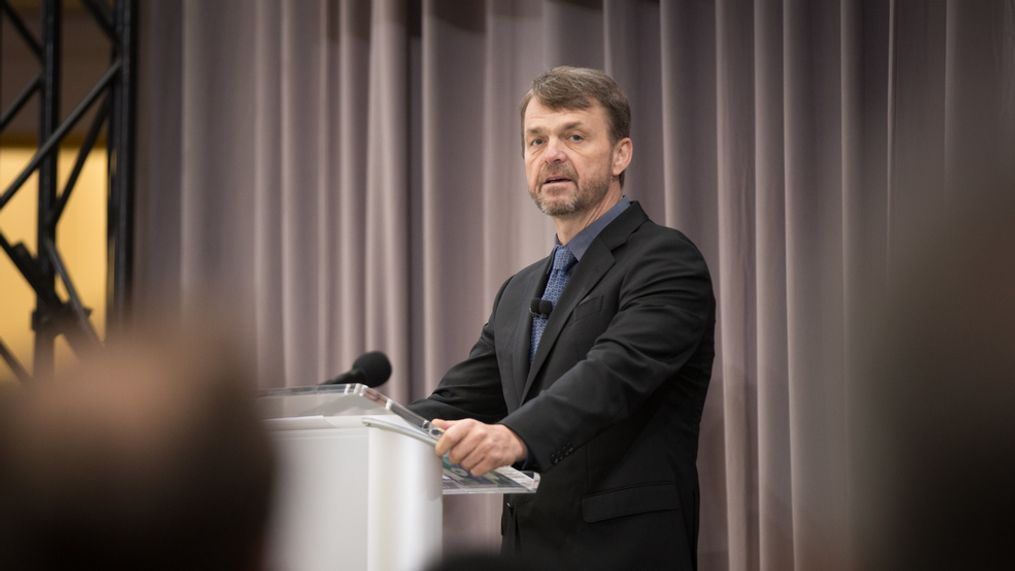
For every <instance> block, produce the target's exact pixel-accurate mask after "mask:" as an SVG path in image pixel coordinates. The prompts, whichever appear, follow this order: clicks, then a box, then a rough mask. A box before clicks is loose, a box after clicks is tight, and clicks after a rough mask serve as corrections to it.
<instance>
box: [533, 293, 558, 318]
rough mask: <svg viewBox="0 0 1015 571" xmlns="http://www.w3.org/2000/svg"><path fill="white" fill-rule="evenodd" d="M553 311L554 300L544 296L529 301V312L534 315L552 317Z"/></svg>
mask: <svg viewBox="0 0 1015 571" xmlns="http://www.w3.org/2000/svg"><path fill="white" fill-rule="evenodd" d="M552 311H553V302H552V301H550V300H548V299H543V298H539V297H537V298H533V300H532V301H531V302H530V303H529V312H530V313H531V314H532V315H536V316H539V317H542V318H544V319H545V318H547V317H550V313H551V312H552Z"/></svg>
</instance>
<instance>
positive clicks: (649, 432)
mask: <svg viewBox="0 0 1015 571" xmlns="http://www.w3.org/2000/svg"><path fill="white" fill-rule="evenodd" d="M629 128H630V109H629V106H628V103H627V99H626V97H625V96H624V94H623V92H621V90H620V88H619V87H618V86H617V84H616V83H615V82H614V81H613V80H612V79H611V78H610V77H609V76H607V75H605V74H604V73H602V72H599V71H596V70H589V69H578V68H568V67H560V68H555V69H553V70H551V71H550V72H548V73H546V74H544V75H542V76H540V77H538V78H537V79H536V80H535V81H534V82H533V86H532V89H531V90H530V91H529V92H528V93H527V94H526V95H525V97H524V99H523V101H522V131H523V133H522V136H523V145H524V147H523V155H524V159H525V170H526V176H527V180H528V184H529V193H530V194H531V196H532V198H533V200H535V202H536V204H537V206H539V208H540V209H541V210H542V211H543V212H544V213H546V214H547V215H549V216H550V217H551V218H552V219H553V221H554V224H555V226H556V230H557V244H556V245H555V247H554V250H553V252H552V253H551V255H550V256H549V257H548V258H546V259H544V260H541V261H539V262H537V263H535V264H533V265H531V266H529V267H527V268H525V269H523V270H522V271H520V272H518V273H517V274H515V275H514V276H512V277H511V278H509V279H508V280H507V282H505V283H504V285H503V286H502V287H501V289H500V291H499V292H498V293H497V297H496V300H495V302H494V307H493V313H492V314H491V315H490V319H489V321H488V322H487V323H486V325H485V326H484V327H483V330H482V334H481V336H480V338H479V341H478V342H477V343H476V345H475V346H474V347H473V348H472V351H471V352H470V354H469V358H468V359H466V360H465V361H463V362H461V363H459V364H458V365H455V366H454V367H452V368H451V370H450V371H448V373H447V375H445V377H444V379H443V380H442V381H441V383H440V386H439V387H438V388H437V390H436V391H434V393H433V394H432V395H431V396H430V397H428V398H427V399H424V400H421V401H417V402H416V403H414V404H413V406H412V408H413V409H414V410H416V411H417V412H418V413H420V414H422V415H424V416H427V417H429V418H435V419H437V420H434V423H435V424H436V425H437V426H439V427H441V428H443V429H445V434H444V436H443V437H441V439H440V441H438V443H437V447H436V450H437V453H438V454H439V455H441V454H444V453H448V454H449V455H450V458H451V460H452V461H454V462H458V463H460V464H461V465H462V466H464V467H465V468H467V469H469V470H470V471H471V472H473V473H474V474H483V473H485V472H487V471H489V470H492V469H494V468H497V467H500V466H505V465H511V464H517V465H522V466H524V467H525V468H526V469H533V470H537V471H539V472H540V473H541V474H542V478H541V482H540V486H539V491H538V492H537V493H536V494H534V495H514V496H507V497H506V498H505V502H504V513H503V516H502V534H503V536H504V540H503V541H504V543H503V549H504V550H505V551H508V552H517V553H521V554H523V555H527V556H533V555H535V556H539V557H552V558H553V559H552V560H553V561H558V562H560V563H563V564H565V565H567V564H570V565H575V566H577V567H580V568H597V569H659V568H675V569H693V568H694V567H695V561H696V556H695V549H696V541H697V528H698V480H697V471H696V468H695V458H696V455H697V447H698V427H699V423H700V419H701V411H702V407H703V405H704V400H705V393H706V390H707V387H708V381H709V377H710V374H711V369H712V360H713V356H714V342H713V332H714V326H715V300H714V297H713V294H712V285H711V280H710V278H709V273H708V269H707V267H706V265H705V262H704V260H703V258H702V256H701V254H700V253H699V252H698V250H697V248H696V247H695V246H694V245H693V244H692V243H691V242H690V240H688V239H687V238H686V237H685V236H684V235H683V234H681V233H680V232H678V231H676V230H673V229H669V228H665V227H662V226H658V225H656V224H654V223H653V222H652V221H651V220H649V219H648V217H647V216H646V215H645V213H644V212H643V211H642V209H641V207H640V206H639V205H638V204H637V203H636V202H631V201H629V200H628V199H627V198H626V197H624V196H623V195H622V192H621V188H622V184H623V173H624V170H625V169H626V168H627V166H628V164H629V163H630V161H631V156H632V151H633V146H632V142H631V139H630V137H629Z"/></svg>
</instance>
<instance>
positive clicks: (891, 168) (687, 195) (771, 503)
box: [135, 0, 1015, 570]
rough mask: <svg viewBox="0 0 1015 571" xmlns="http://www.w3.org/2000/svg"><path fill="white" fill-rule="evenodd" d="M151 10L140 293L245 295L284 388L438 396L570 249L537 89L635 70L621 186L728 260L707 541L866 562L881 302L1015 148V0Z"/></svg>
mask: <svg viewBox="0 0 1015 571" xmlns="http://www.w3.org/2000/svg"><path fill="white" fill-rule="evenodd" d="M141 18H142V22H141V31H140V34H139V37H140V42H141V46H140V62H141V63H140V67H139V77H140V79H141V93H140V97H141V100H140V116H139V141H140V143H139V145H140V146H139V149H138V160H139V169H138V172H139V175H138V188H139V190H138V192H139V197H138V216H137V218H138V245H137V253H138V259H137V276H136V291H135V298H136V305H137V306H138V307H139V308H146V307H156V306H162V307H165V306H168V307H170V308H175V307H184V308H186V307H188V306H190V305H194V304H196V303H197V301H196V300H202V303H208V301H207V300H208V299H209V298H211V299H218V300H225V301H226V302H227V303H228V309H229V310H230V313H229V315H230V316H231V317H230V319H231V320H233V321H234V322H235V323H233V325H234V326H235V327H236V329H237V330H238V331H242V332H243V335H245V338H246V339H248V343H249V346H250V347H251V348H252V350H254V352H255V354H256V355H257V358H258V379H257V382H258V383H259V385H260V386H262V387H272V386H295V385H307V384H313V383H316V382H318V381H320V380H323V379H325V378H328V377H330V376H333V375H334V374H336V373H338V372H341V371H344V370H346V369H347V368H348V366H349V365H350V364H351V362H352V360H353V359H354V358H355V356H356V355H358V354H359V353H361V352H363V351H365V350H372V349H378V350H383V351H385V352H387V353H388V354H389V355H390V356H391V359H392V362H393V364H394V371H395V372H394V375H393V378H392V380H391V382H390V383H389V384H388V385H387V388H386V391H387V393H388V394H389V395H390V396H392V397H393V398H395V399H398V400H401V401H408V400H411V399H414V398H419V397H422V396H424V395H425V394H427V393H428V392H429V391H430V390H431V389H432V388H433V387H434V386H435V385H436V383H437V382H438V381H439V379H440V377H441V374H442V373H443V372H444V371H445V370H446V369H447V367H449V366H450V365H451V364H453V363H455V362H456V361H458V360H460V359H462V358H464V357H465V356H466V354H467V352H468V350H469V348H470V347H471V345H472V343H473V342H475V339H476V338H477V336H478V334H479V331H480V327H481V325H482V324H483V322H484V321H485V319H486V318H487V316H488V313H489V311H490V308H491V305H492V302H493V296H494V295H495V293H496V291H497V288H498V287H499V286H500V284H501V283H502V281H503V280H504V279H505V278H507V277H508V276H509V275H511V274H512V273H513V272H515V271H517V270H518V269H519V268H521V267H523V266H525V265H527V264H529V263H532V262H533V261H535V260H537V259H539V258H541V257H543V256H545V253H546V251H547V250H548V248H549V247H550V246H551V245H552V240H553V228H552V224H551V223H550V222H549V220H548V219H547V218H546V217H544V216H543V215H542V214H541V213H540V212H539V211H538V210H537V209H536V207H535V206H534V205H533V204H532V202H531V200H530V199H529V197H528V196H527V192H526V183H525V179H524V173H523V166H522V160H521V151H522V148H521V141H520V134H521V133H520V117H519V111H518V103H519V100H520V98H521V96H522V94H523V93H524V92H525V90H526V89H527V88H528V84H529V82H530V81H531V79H532V78H533V77H534V76H536V75H537V74H539V73H540V72H542V71H544V70H546V69H548V68H550V67H552V66H555V65H560V64H568V65H578V66H590V67H597V68H603V69H605V70H606V71H607V72H608V73H610V74H611V75H613V77H615V78H616V79H617V81H618V82H619V83H620V85H621V86H622V87H623V88H624V89H625V91H626V92H627V94H628V96H629V98H630V100H631V106H632V110H633V122H632V137H633V139H634V161H633V163H632V165H631V167H630V169H629V171H628V175H627V180H626V185H625V192H626V193H627V195H628V196H629V197H630V198H632V199H633V200H637V201H639V202H641V204H642V205H643V206H644V208H645V211H646V212H647V213H648V214H649V216H651V217H652V218H653V219H654V220H655V221H657V222H660V223H664V224H666V225H669V226H673V227H675V228H679V229H680V230H682V231H683V232H684V233H686V234H687V235H688V236H689V237H690V238H691V239H692V240H694V241H695V242H696V243H697V244H698V246H699V247H700V248H701V250H702V252H703V253H704V255H705V258H706V260H707V261H708V263H709V265H710V268H711V271H712V276H713V279H714V283H715V287H716V296H717V300H718V308H719V310H718V311H719V313H718V331H717V348H718V354H717V357H716V363H715V372H714V376H713V379H712V384H711V387H710V391H709V397H708V401H707V403H706V409H705V411H704V417H703V421H702V427H701V444H700V450H699V462H698V466H699V472H700V474H701V482H702V484H701V488H702V492H701V493H702V498H701V506H702V508H701V537H700V540H699V551H700V557H699V561H700V565H701V568H702V569H735V570H741V569H770V570H785V569H835V568H844V567H846V566H847V564H848V559H849V557H848V548H849V546H848V540H847V539H846V538H847V536H848V534H846V533H845V532H844V530H845V527H846V522H847V518H848V516H849V505H850V502H849V498H848V496H847V490H848V488H849V486H848V484H849V482H848V481H847V479H848V478H847V476H846V474H847V472H848V468H849V466H848V462H847V456H846V454H845V450H846V446H847V415H848V409H849V406H854V405H855V403H851V401H850V398H851V390H850V389H851V387H852V386H853V385H852V383H853V379H854V375H855V374H856V373H855V371H854V370H853V363H854V358H855V357H856V355H855V352H856V348H857V347H858V344H857V340H858V339H861V338H863V337H864V336H865V335H867V334H868V333H870V332H869V331H867V330H866V329H865V328H866V327H867V326H866V324H865V322H864V321H863V320H862V319H860V318H859V316H860V315H861V314H862V311H863V310H864V309H865V308H866V307H868V306H870V305H871V304H873V303H875V302H876V301H877V300H878V297H879V295H880V293H881V292H882V291H883V288H884V285H885V284H886V283H887V282H888V281H889V280H890V279H891V275H892V271H893V267H894V266H893V264H894V262H895V256H896V255H897V252H900V251H902V250H904V248H905V247H906V246H907V245H908V244H910V243H912V242H914V241H918V240H919V239H920V236H921V234H920V233H919V232H918V231H917V229H918V228H919V226H920V223H921V222H922V221H923V219H924V217H925V214H926V213H927V212H928V211H929V210H930V209H931V208H932V207H934V206H940V205H947V204H950V203H954V202H962V201H969V200H976V194H975V193H976V189H977V188H978V187H979V185H980V183H982V182H983V180H981V179H982V178H983V176H984V175H983V173H990V172H996V171H997V170H998V169H999V168H1004V167H1003V165H1004V164H1005V163H1006V162H1010V161H1011V157H1012V156H1015V152H1013V151H1015V134H1013V127H1012V126H1013V123H1015V121H1013V118H1015V87H1013V86H1015V56H1013V53H1015V51H1013V37H1015V3H1013V2H1012V1H1008V0H1005V1H1002V0H989V1H983V2H970V1H967V0H948V1H946V0H883V1H875V0H754V1H753V2H751V1H735V0H716V1H706V0H680V1H678V0H630V1H621V0H599V1H592V0H580V1H579V0H572V1H565V0H487V1H485V2H478V1H441V0H425V1H419V0H373V1H369V2H368V1H358V0H345V1H324V0H304V1H298V2H288V1H282V0H257V1H249V0H218V1H216V2H206V1H200V0H184V1H181V2H153V3H145V4H144V6H143V9H142V11H141ZM209 296H211V297H209ZM862 404H863V403H859V405H860V406H862ZM847 405H849V406H847ZM499 511H500V508H499V501H498V500H497V499H495V498H494V499H491V498H478V499H477V498H469V499H456V500H454V501H452V502H449V503H448V508H447V510H446V520H447V523H446V530H445V535H446V538H447V539H446V542H447V544H448V545H449V546H450V547H451V548H454V547H456V546H459V547H460V546H479V545H496V544H497V542H498V540H499V538H498V535H499V534H498V530H499V521H498V518H499Z"/></svg>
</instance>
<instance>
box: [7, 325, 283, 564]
mask: <svg viewBox="0 0 1015 571" xmlns="http://www.w3.org/2000/svg"><path fill="white" fill-rule="evenodd" d="M225 345H226V344H225V343H222V342H221V340H219V339H217V338H216V339H211V338H209V337H205V336H185V335H182V334H176V333H167V332H162V333H161V334H140V333H137V334H131V336H130V341H129V342H128V343H125V344H123V345H121V346H119V347H118V348H114V349H110V350H105V351H101V352H98V353H96V354H92V355H88V356H85V357H84V358H83V359H82V362H81V363H80V364H79V366H77V367H75V368H73V369H72V370H70V371H68V372H66V373H64V374H61V375H59V376H57V378H54V379H52V380H46V381H38V382H36V383H35V384H33V385H30V386H26V387H23V388H10V387H8V390H7V391H6V392H5V393H4V394H3V395H2V396H0V537H2V538H3V539H2V541H0V568H2V569H71V568H73V569H87V568H94V569H107V570H109V569H258V568H261V567H263V560H264V557H263V551H264V543H265V533H266V530H265V527H266V523H267V518H268V513H269V509H270V508H269V506H270V495H271V494H270V492H271V486H272V480H273V471H274V458H273V454H272V451H271V447H270V443H269V440H268V437H267V434H266V432H265V430H264V428H263V427H262V425H261V423H260V421H259V420H258V416H257V413H256V409H255V405H254V400H253V390H252V387H248V386H246V385H247V381H248V379H249V378H250V377H248V376H246V370H245V367H244V366H242V363H243V362H244V361H242V360H240V359H239V358H238V354H237V353H235V352H232V351H230V350H229V348H228V347H226V346H225Z"/></svg>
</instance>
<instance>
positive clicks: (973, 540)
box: [850, 177, 1015, 569]
mask: <svg viewBox="0 0 1015 571" xmlns="http://www.w3.org/2000/svg"><path fill="white" fill-rule="evenodd" d="M1012 180H1013V179H1012V178H1007V179H1003V181H1002V180H1001V179H1000V177H999V181H998V183H997V184H995V185H994V186H993V187H992V189H991V191H990V192H985V193H980V192H964V193H963V194H956V195H954V196H955V197H956V198H961V199H962V200H963V201H964V204H962V205H954V204H953V205H952V206H951V208H949V209H947V210H946V211H943V212H939V213H938V215H937V216H935V217H933V219H934V223H933V224H931V225H928V226H925V227H922V231H921V232H920V234H919V236H920V237H921V239H920V240H914V241H913V244H914V247H913V249H912V250H911V251H908V252H905V253H904V254H903V256H902V258H901V260H900V262H899V265H898V267H899V271H898V273H897V274H895V275H896V276H897V279H893V280H891V283H890V284H889V288H888V291H887V294H886V296H885V300H884V303H883V304H882V305H881V306H880V307H881V309H880V311H878V312H877V315H876V317H874V318H873V321H874V322H877V323H879V324H880V331H879V332H878V335H875V336H873V339H874V342H873V343H872V345H871V346H869V347H867V349H866V353H867V355H868V358H867V359H866V361H865V363H864V366H865V367H867V368H866V370H865V371H863V374H861V375H860V376H859V377H858V379H859V382H858V384H857V387H856V393H855V395H854V398H853V399H852V403H853V404H851V407H850V408H851V416H852V424H851V426H852V430H853V436H854V441H853V442H854V444H853V451H852V453H853V460H854V462H853V466H854V472H853V484H852V489H853V498H854V504H853V508H852V509H853V519H852V522H853V530H854V541H856V547H857V550H856V551H855V553H856V559H855V561H854V562H853V566H854V567H855V568H857V569H1013V568H1015V553H1013V552H1012V550H1011V547H1010V544H1011V538H1012V537H1015V262H1013V257H1012V253H1013V252H1015V185H1013V184H1011V181H1012ZM965 190H967V191H968V190H969V189H965Z"/></svg>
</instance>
